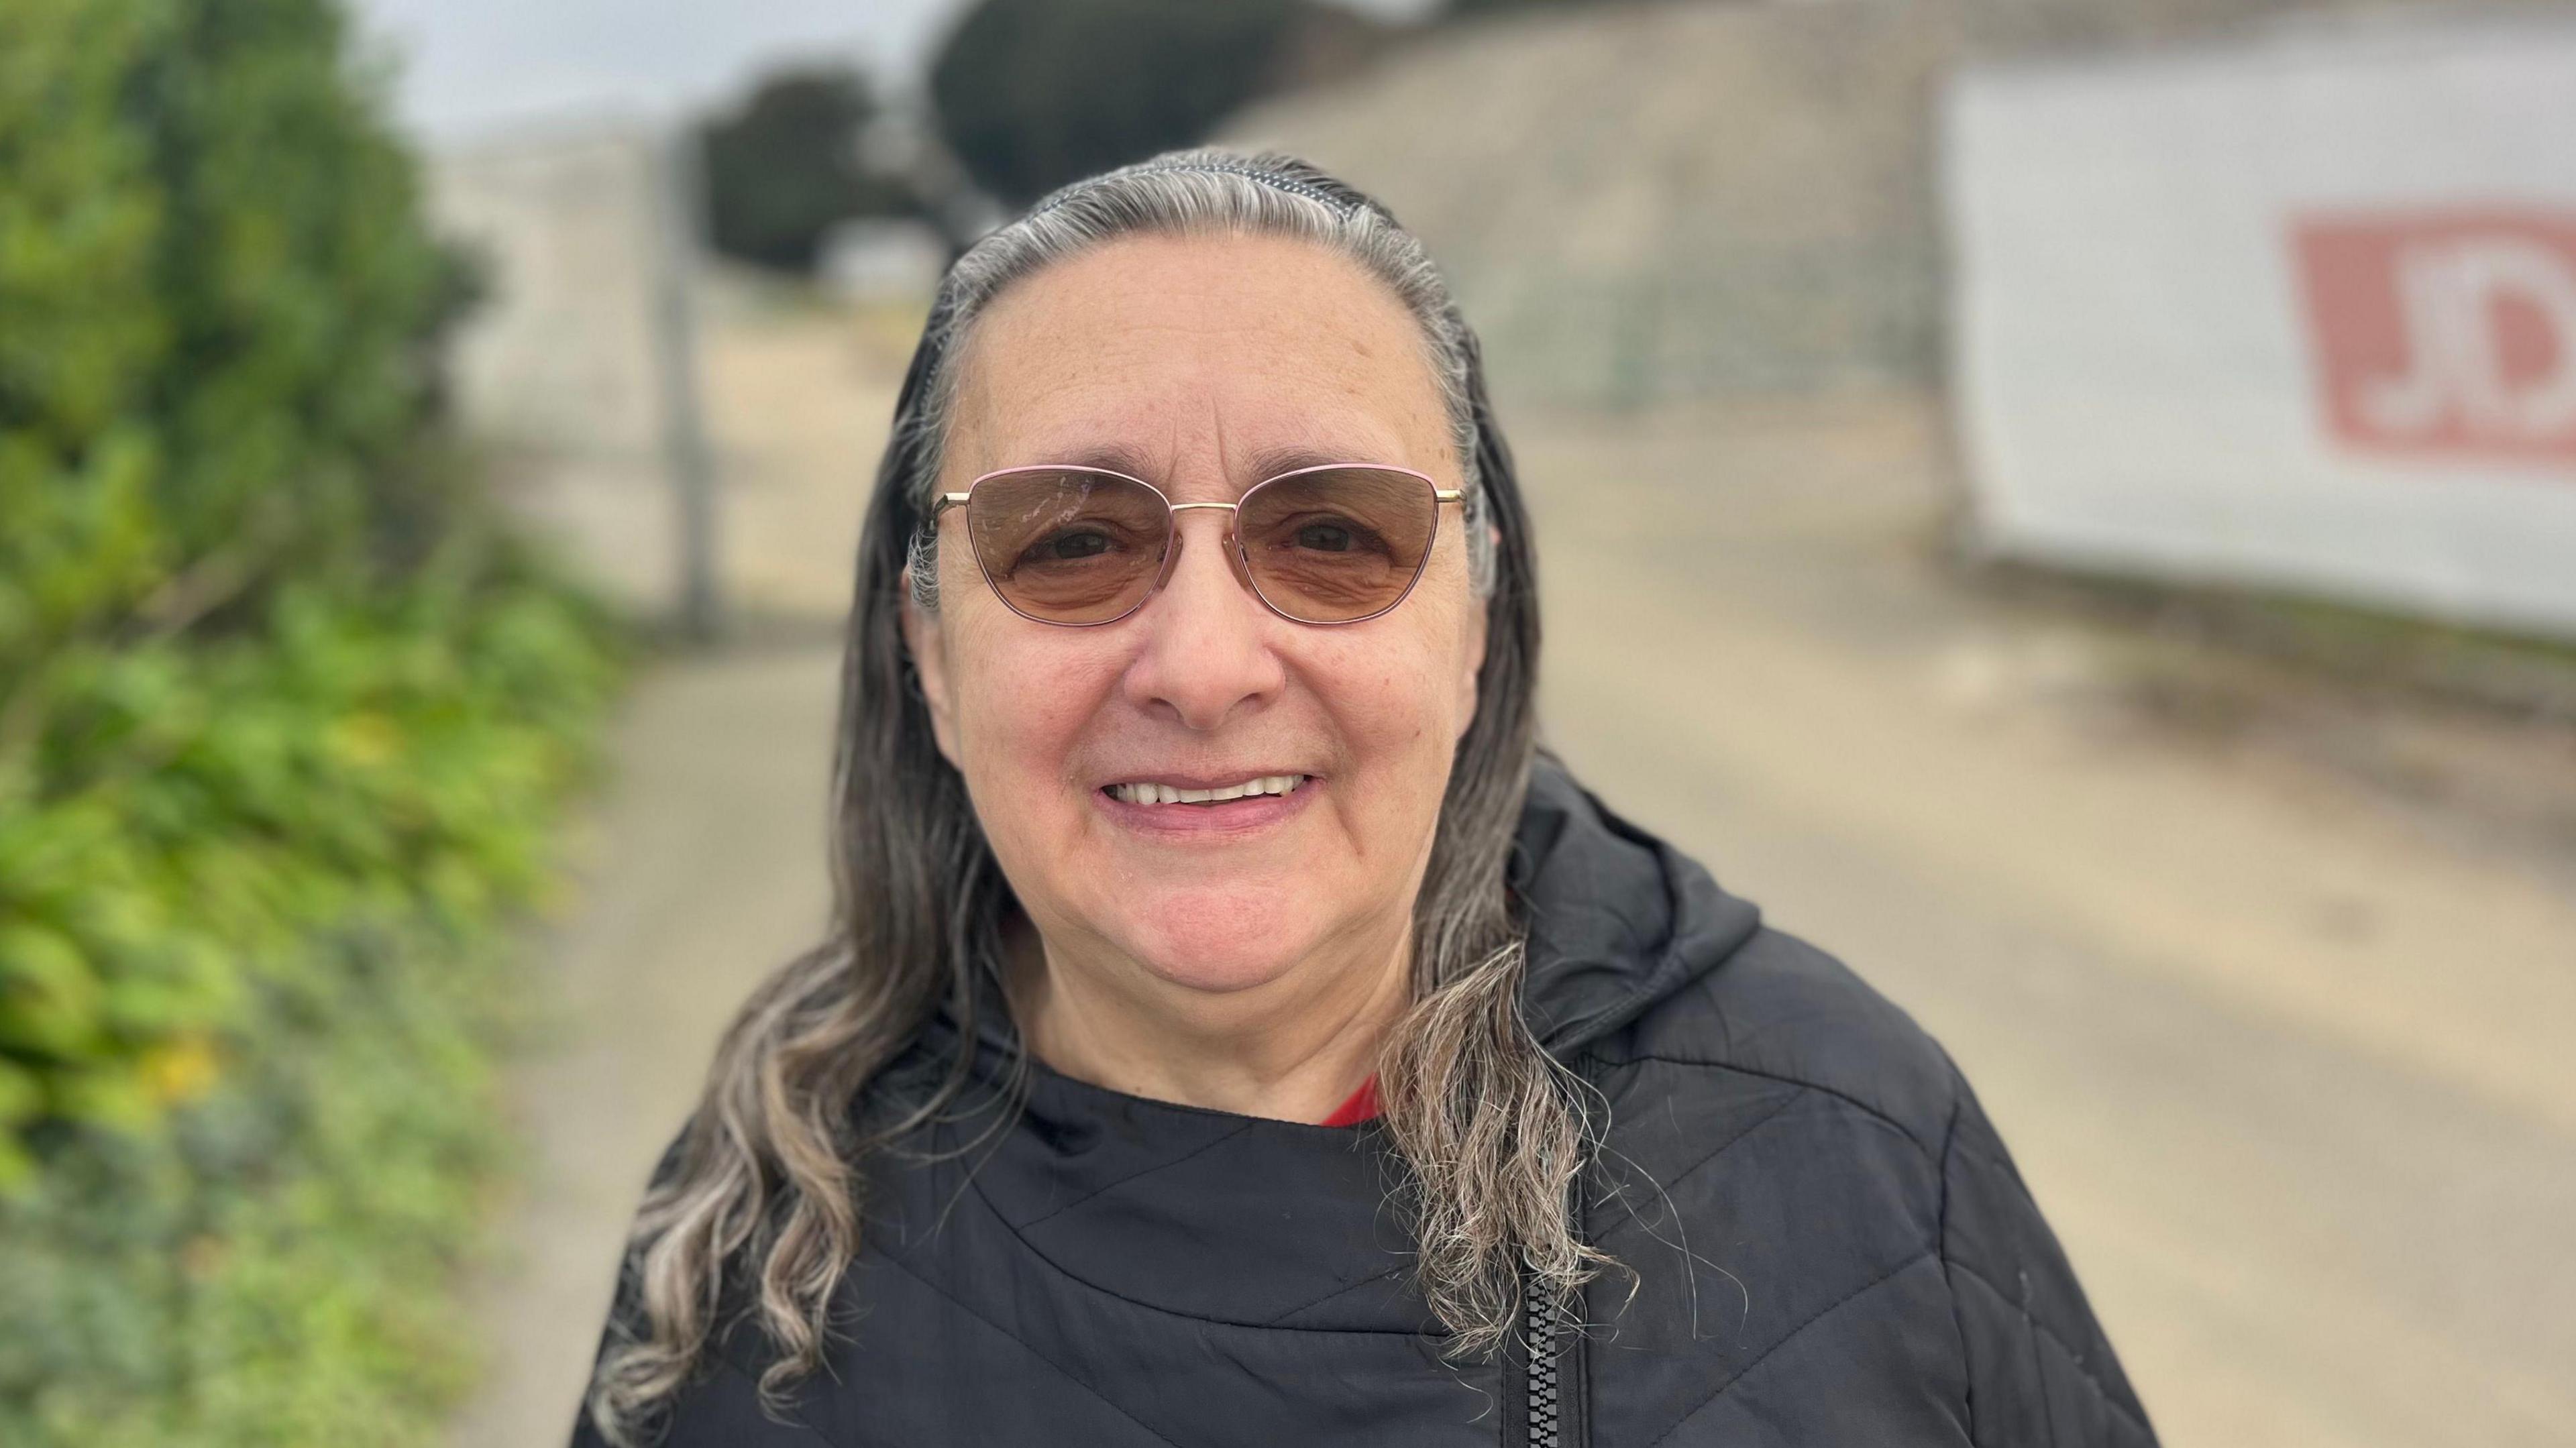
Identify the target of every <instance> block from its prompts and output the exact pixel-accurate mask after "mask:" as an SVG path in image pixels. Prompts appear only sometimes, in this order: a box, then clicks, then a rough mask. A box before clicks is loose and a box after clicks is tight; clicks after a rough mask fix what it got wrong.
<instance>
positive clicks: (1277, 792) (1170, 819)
mask: <svg viewBox="0 0 2576 1448" xmlns="http://www.w3.org/2000/svg"><path fill="white" fill-rule="evenodd" d="M1322 787H1323V781H1322V780H1321V779H1318V778H1317V777H1315V776H1314V775H1311V774H1268V775H1250V776H1247V777H1244V778H1241V779H1236V780H1232V781H1227V782H1223V783H1215V782H1211V783H1205V784H1202V783H1199V782H1197V781H1190V782H1186V783H1183V782H1177V781H1165V780H1130V781H1122V782H1120V783H1117V784H1111V785H1104V786H1102V787H1101V788H1099V789H1096V790H1093V791H1092V792H1091V795H1092V798H1093V799H1094V800H1096V801H1097V802H1098V803H1099V805H1100V809H1101V812H1102V813H1104V814H1106V815H1107V816H1109V818H1111V819H1113V820H1115V821H1117V822H1118V823H1119V824H1121V825H1124V826H1126V827H1127V828H1129V829H1132V830H1135V831H1136V832H1138V833H1140V834H1146V835H1154V836H1161V837H1168V838H1192V837H1207V836H1219V837H1222V836H1231V835H1240V834H1244V833H1247V832H1249V831H1253V830H1258V829H1261V828H1264V827H1265V826H1268V825H1272V824H1276V823H1278V822H1279V821H1281V820H1285V819H1288V818H1290V817H1291V816H1293V815H1295V814H1297V813H1299V812H1300V811H1302V810H1304V809H1305V807H1306V803H1307V801H1308V800H1309V799H1311V798H1312V797H1313V796H1314V795H1315V794H1316V792H1317V791H1319V790H1320V789H1321V788H1322Z"/></svg>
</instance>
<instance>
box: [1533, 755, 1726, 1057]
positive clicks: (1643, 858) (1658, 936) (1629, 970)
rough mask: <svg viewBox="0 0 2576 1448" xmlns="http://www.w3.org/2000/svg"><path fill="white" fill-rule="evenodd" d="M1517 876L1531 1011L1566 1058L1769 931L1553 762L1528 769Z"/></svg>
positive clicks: (1543, 759)
mask: <svg viewBox="0 0 2576 1448" xmlns="http://www.w3.org/2000/svg"><path fill="white" fill-rule="evenodd" d="M1507 879H1508V880H1509V882H1510V885H1511V890H1512V894H1513V896H1514V898H1515V900H1516V901H1517V902H1518V903H1519V905H1520V907H1521V909H1522V911H1523V913H1524V919H1525V921H1526V923H1527V925H1528V928H1529V972H1528V980H1527V983H1526V984H1525V985H1524V986H1523V988H1522V1012H1523V1014H1524V1016H1525V1017H1526V1018H1527V1019H1528V1021H1529V1025H1530V1030H1531V1032H1532V1033H1533V1034H1535V1035H1536V1036H1537V1037H1538V1041H1539V1044H1540V1045H1542V1046H1544V1047H1546V1048H1547V1050H1548V1051H1549V1053H1550V1054H1552V1055H1555V1056H1557V1057H1558V1058H1560V1059H1562V1058H1565V1057H1568V1056H1571V1055H1572V1054H1574V1053H1575V1052H1576V1051H1578V1050H1580V1049H1582V1048H1583V1047H1585V1046H1587V1045H1590V1044H1592V1043H1593V1042H1595V1041H1598V1040H1600V1039H1601V1038H1603V1037H1604V1036H1607V1035H1609V1034H1611V1033H1612V1032H1614V1031H1617V1030H1619V1029H1620V1028H1622V1027H1624V1026H1626V1025H1628V1024H1629V1023H1630V1022H1632V1021H1634V1020H1636V1019H1637V1018H1638V1017H1639V1016H1642V1015H1644V1014H1645V1013H1646V1012H1647V1011H1649V1010H1650V1009H1652V1008H1653V1007H1654V1006H1655V1005H1656V1003H1657V1002H1660V1001H1663V1000H1665V999H1668V998H1669V997H1671V996H1673V995H1676V994H1678V993H1679V992H1681V991H1683V990H1685V989H1687V988H1689V987H1690V986H1691V985H1692V984H1693V983H1694V982H1696V981H1697V980H1699V979H1700V978H1701V977H1702V976H1704V975H1706V974H1708V973H1709V972H1710V971H1712V970H1714V969H1716V968H1717V967H1718V965H1720V964H1721V963H1723V962H1724V961H1725V960H1726V958H1727V957H1728V956H1730V955H1732V954H1734V953H1735V951H1736V950H1737V949H1738V948H1740V947H1741V946H1742V945H1743V944H1744V943H1745V942H1746V941H1747V940H1750V939H1751V938H1752V937H1753V935H1754V933H1755V932H1756V931H1758V930H1759V929H1760V928H1761V924H1762V913H1761V911H1760V910H1758V909H1757V908H1755V906H1754V905H1753V904H1752V902H1750V901H1747V900H1742V899H1738V898H1737V897H1735V896H1733V895H1729V894H1727V893H1726V892H1725V891H1724V890H1721V889H1719V888H1718V885H1717V882H1716V881H1715V880H1714V879H1711V878H1710V877H1709V873H1708V871H1706V870H1705V869H1702V868H1701V867H1700V865H1699V863H1698V862H1697V861H1694V860H1692V859H1691V858H1689V857H1688V856H1686V855H1684V854H1682V853H1681V852H1680V851H1679V850H1676V849H1674V848H1673V847H1672V846H1671V845H1668V844H1666V843H1664V842H1663V841H1662V840H1660V839H1658V838H1656V837H1655V836H1653V835H1651V834H1649V833H1647V832H1646V831H1645V830H1642V829H1640V828H1638V827H1637V826H1635V825H1633V824H1630V823H1629V822H1628V821H1626V820H1624V819H1622V818H1620V817H1619V816H1618V815H1617V814H1615V813H1613V812H1612V811H1611V810H1610V808H1609V807H1608V806H1606V805H1604V804H1602V803H1601V801H1600V800H1598V799H1596V798H1594V797H1593V795H1592V793H1591V792H1590V791H1588V790H1586V789H1584V788H1583V787H1582V786H1581V785H1579V784H1577V783H1575V782H1574V778H1573V776H1572V775H1570V774H1568V773H1567V772H1566V769H1565V766H1564V765H1563V764H1561V763H1560V762H1558V761H1557V760H1556V759H1555V758H1554V757H1553V756H1551V755H1547V754H1541V755H1540V757H1539V760H1538V763H1537V765H1536V767H1535V768H1533V769H1532V770H1531V773H1530V786H1529V798H1528V802H1527V803H1526V804H1524V805H1523V806H1522V809H1521V823H1520V829H1519V831H1518V832H1517V834H1516V835H1515V836H1514V839H1513V842H1512V856H1511V861H1510V864H1509V865H1508V867H1507Z"/></svg>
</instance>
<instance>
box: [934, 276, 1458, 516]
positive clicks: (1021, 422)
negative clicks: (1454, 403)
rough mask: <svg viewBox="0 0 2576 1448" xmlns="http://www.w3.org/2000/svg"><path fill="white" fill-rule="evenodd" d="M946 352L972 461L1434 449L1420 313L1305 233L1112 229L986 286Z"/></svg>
mask: <svg viewBox="0 0 2576 1448" xmlns="http://www.w3.org/2000/svg"><path fill="white" fill-rule="evenodd" d="M959 366H960V376H959V392H958V410H957V414H956V417H955V423H956V426H957V429H958V432H957V435H956V436H955V437H954V438H952V444H953V446H954V448H955V449H956V452H957V453H958V456H957V461H958V462H959V463H960V464H965V465H969V466H973V467H975V468H977V469H978V470H982V469H984V468H990V467H1001V466H1010V465H1013V464H1014V463H1016V462H1028V461H1050V462H1078V461H1096V462H1098V463H1099V464H1100V465H1104V466H1105V465H1108V460H1107V455H1108V454H1113V453H1114V454H1118V455H1121V456H1123V457H1124V458H1125V460H1126V461H1128V462H1131V463H1136V464H1140V465H1143V466H1146V467H1151V466H1154V465H1156V464H1158V463H1160V464H1164V465H1169V464H1172V463H1175V462H1177V461H1179V460H1180V459H1181V458H1184V457H1187V456H1190V455H1195V454H1199V453H1205V452H1208V451H1210V450H1214V451H1217V452H1220V453H1222V454H1223V455H1224V458H1223V461H1224V464H1225V466H1226V469H1227V471H1228V472H1230V473H1231V472H1235V471H1247V472H1251V473H1255V474H1260V473H1262V472H1263V470H1264V464H1266V463H1275V462H1278V461H1280V460H1282V459H1283V458H1285V457H1287V456H1289V455H1291V454H1293V453H1298V452H1301V451H1302V452H1304V453H1308V454H1312V455H1313V456H1314V457H1315V458H1316V459H1318V460H1323V461H1351V460H1355V459H1368V460H1375V461H1385V462H1401V463H1409V464H1410V465H1413V466H1424V465H1425V464H1426V463H1430V462H1436V461H1437V460H1438V457H1439V455H1440V454H1442V453H1444V452H1446V450H1447V447H1446V440H1447V436H1448V422H1447V414H1446V410H1445V407H1444V405H1443V403H1442V400H1441V397H1440V392H1439V385H1438V381H1437V378H1436V377H1435V376H1434V374H1433V372H1432V369H1431V363H1430V357H1429V351H1428V348H1427V346H1426V344H1425V342H1424V339H1423V337H1422V333H1421V329H1420V327H1419V326H1418V325H1417V324H1416V323H1415V321H1414V320H1413V318H1412V317H1411V316H1410V315H1409V314H1408V313H1407V312H1406V311H1405V310H1404V308H1403V306H1402V304H1401V303H1400V302H1398V301H1397V299H1396V298H1395V296H1394V294H1393V293H1392V292H1391V291H1390V290H1389V289H1388V288H1387V287H1386V286H1385V285H1384V284H1383V283H1381V282H1379V281H1378V280H1377V279H1376V278H1375V277H1373V276H1371V275H1370V274H1369V273H1368V272H1366V271H1365V270H1363V269H1362V268H1361V267H1360V266H1359V264H1358V263H1356V262H1354V261H1351V260H1350V259H1348V258H1346V257H1343V256H1341V255H1339V254H1337V253H1335V252H1333V251H1330V250H1328V249H1327V248H1325V247H1323V246H1321V245H1319V244H1316V243H1312V242H1306V241H1300V240H1294V239H1287V238H1276V237H1245V236H1222V237H1138V238H1126V239H1122V240H1120V241H1117V242H1113V243H1110V244H1108V245H1106V246H1103V247H1101V248H1099V249H1097V250H1095V251H1092V252H1087V253H1085V254H1083V255H1081V256H1077V257H1074V258H1071V259H1068V260H1066V261H1063V262H1059V263H1057V264H1055V265H1054V266H1051V267H1049V268H1047V269H1046V270H1045V271H1042V272H1039V273H1037V274H1035V275H1033V276H1031V277H1028V278H1026V279H1024V280H1023V281H1021V282H1020V283H1018V284H1016V285H1014V286H1013V287H1012V288H1010V289H1009V290H1008V291H1006V292H1004V293H1003V294H1002V295H1001V296H1000V297H997V298H996V299H995V300H994V302H993V304H992V305H991V306H990V307H989V308H988V309H987V310H986V311H985V313H984V314H983V315H982V316H981V317H980V318H979V319H978V320H977V321H976V323H975V325H974V327H973V329H972V333H971V335H970V338H969V341H968V345H967V348H966V350H965V353H964V354H963V355H962V356H961V357H960V359H959ZM1119 470H1120V471H1138V470H1139V469H1138V468H1134V467H1130V468H1121V469H1119ZM1283 470H1284V469H1270V471H1283Z"/></svg>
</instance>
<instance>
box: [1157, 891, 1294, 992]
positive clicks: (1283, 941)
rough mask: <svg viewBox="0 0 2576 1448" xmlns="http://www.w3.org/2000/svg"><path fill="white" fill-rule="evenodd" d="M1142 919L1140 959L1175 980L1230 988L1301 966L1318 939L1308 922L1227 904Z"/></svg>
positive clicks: (1211, 988) (1196, 987) (1195, 985)
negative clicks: (1229, 907)
mask: <svg viewBox="0 0 2576 1448" xmlns="http://www.w3.org/2000/svg"><path fill="white" fill-rule="evenodd" d="M1158 915H1160V917H1161V918H1156V919H1149V920H1144V921H1139V922H1138V926H1139V928H1138V929H1137V930H1136V932H1135V934H1134V937H1133V938H1134V941H1135V947H1136V948H1135V949H1134V951H1133V952H1132V953H1133V955H1134V958H1135V959H1136V961H1137V963H1138V964H1140V965H1142V966H1144V967H1145V968H1146V969H1147V970H1149V971H1152V972H1153V973H1154V975H1155V976H1156V977H1157V978H1159V979H1162V980H1165V981H1168V982H1170V983H1171V984H1173V985H1177V986H1183V987H1186V988H1188V989H1191V990H1199V991H1207V992H1210V993H1211V994H1226V993H1231V992H1234V991H1240V990H1250V989H1252V988H1253V987H1255V986H1260V985H1266V984H1268V983H1269V982H1271V981H1274V980H1277V979H1279V978H1280V977H1281V976H1284V975H1286V974H1288V973H1289V972H1290V971H1292V970H1295V969H1296V968H1297V965H1298V962H1300V961H1301V960H1305V959H1307V958H1309V957H1310V956H1311V955H1312V953H1313V946H1314V945H1315V940H1314V938H1313V937H1314V933H1315V932H1314V930H1313V928H1312V926H1311V924H1310V923H1309V922H1306V921H1302V920H1289V919H1282V918H1279V917H1278V916H1276V915H1274V914H1272V913H1270V912H1267V911H1245V912H1242V913H1229V912H1227V911H1226V910H1225V909H1224V908H1223V906H1222V905H1221V904H1220V905H1212V906H1210V907H1209V908H1206V909H1200V910H1189V911H1183V912H1158Z"/></svg>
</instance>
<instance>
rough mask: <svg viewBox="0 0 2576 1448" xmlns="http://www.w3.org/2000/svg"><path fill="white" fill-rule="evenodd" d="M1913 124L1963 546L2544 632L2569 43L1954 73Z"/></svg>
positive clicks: (2557, 495)
mask: <svg viewBox="0 0 2576 1448" xmlns="http://www.w3.org/2000/svg"><path fill="white" fill-rule="evenodd" d="M1946 121H1947V128H1946V130H1947V133H1946V136H1945V142H1946V151H1945V163H1946V164H1945V171H1946V181H1947V187H1948V198H1947V199H1948V206H1949V220H1950V231H1951V243H1952V256H1953V265H1954V268H1955V270H1954V286H1955V292H1956V295H1955V297H1954V305H1953V308H1952V316H1953V342H1954V369H1953V370H1954V382H1955V385H1956V393H1957V398H1958V406H1959V409H1960V422H1961V429H1960V431H1961V436H1962V439H1963V443H1964V446H1965V449H1966V452H1967V458H1968V464H1969V468H1970V472H1971V476H1972V479H1973V485H1974V487H1975V489H1976V494H1977V505H1978V517H1979V523H1980V526H1981V528H1982V529H1983V531H1984V533H1985V535H1986V537H1987V538H1988V540H1989V541H1990V542H1991V543H1992V544H1993V545H1994V546H1996V547H1997V548H1999V549H2001V550H2003V551H2006V552H2011V553H2019V554H2025V555H2028V556H2032V557H2039V558H2053V559H2061V560H2065V561H2069V562H2075V563H2080V564H2085V565H2091V566H2104V567H2111V568H2124V569H2134V570H2138V571H2143V572H2150V573H2156V574H2162V575H2167V576H2176V577H2183V578H2207V579H2219V580H2232V581H2240V582H2246V583H2253V584H2259V585H2278V586H2285V587H2290V588H2295V589H2305V590H2312V591H2321V592H2328V593H2339V594H2343V595H2346V596H2351V597H2356V598H2363V599H2369V600H2375V601H2379V602H2384V603H2395V604H2399V605H2403V606H2408V607H2413V608H2416V609H2420V610H2423V611H2426V612H2431V613H2436V614H2441V615H2446V616H2453V617H2461V618H2470V619H2480V620H2487V621H2492V622H2497V623H2503V624H2507V625H2514V626H2521V627H2535V628H2540V629H2545V630H2549V631H2554V632H2560V633H2576V26H2571V25H2567V24H2564V23H2556V24H2542V23H2535V22H2529V21H2523V22H2504V21H2497V22H2492V23H2474V22H2460V21H2452V22H2447V23H2431V22H2428V23H2422V24H2412V23H2410V24H2404V25H2381V26H2377V27H2373V28H2370V29H2366V30H2354V31H2341V32H2324V31H2315V30H2310V31H2303V32H2281V33H2278V34H2273V35H2269V36H2266V37H2264V38H2262V39H2260V40H2258V41H2254V42H2250V43H2245V44H2242V45H2239V46H2236V47H2233V48H2227V49H2204V50H2194V51H2189V52H2180V53H2173V54H2166V55H2160V56H2155V57H2151V58H2142V59H2133V60H2122V61H2118V62H2111V63H2094V64H2060V65H2051V66H2045V67H2009V68H1994V69H1982V70H1975V71H1971V72H1969V73H1967V74H1966V75H1964V76H1963V77H1961V78H1960V79H1959V80H1958V81H1957V82H1956V83H1955V84H1954V85H1953V87H1952V89H1951V91H1950V94H1949V97H1948V107H1947V116H1946Z"/></svg>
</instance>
